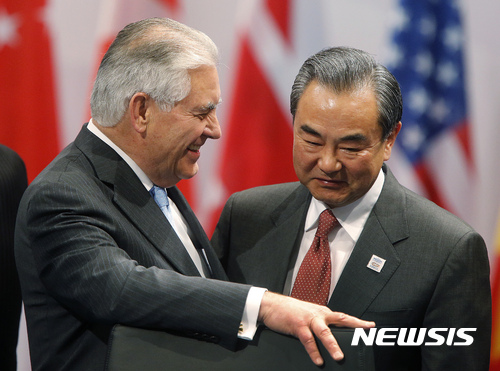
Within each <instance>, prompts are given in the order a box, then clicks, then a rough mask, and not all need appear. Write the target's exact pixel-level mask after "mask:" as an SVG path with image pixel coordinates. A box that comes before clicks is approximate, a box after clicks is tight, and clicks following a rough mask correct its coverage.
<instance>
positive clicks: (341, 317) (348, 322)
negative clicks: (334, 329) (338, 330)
mask: <svg viewBox="0 0 500 371" xmlns="http://www.w3.org/2000/svg"><path fill="white" fill-rule="evenodd" d="M327 321H328V323H329V324H331V325H335V326H338V327H351V328H356V327H361V328H372V327H375V322H372V321H364V320H362V319H359V318H356V317H353V316H350V315H348V314H345V313H341V312H331V313H330V315H329V316H328V318H327Z"/></svg>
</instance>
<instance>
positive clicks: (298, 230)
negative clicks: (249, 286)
mask: <svg viewBox="0 0 500 371" xmlns="http://www.w3.org/2000/svg"><path fill="white" fill-rule="evenodd" d="M297 184H298V186H297V188H296V189H295V190H294V191H293V192H292V193H291V194H290V196H289V197H287V199H286V200H285V201H283V202H282V203H281V204H280V205H278V206H277V207H276V208H275V209H274V211H272V212H271V214H270V222H271V223H272V228H270V229H269V232H268V233H266V235H265V236H264V237H263V238H262V239H260V240H259V241H258V243H257V244H256V245H255V246H254V247H253V248H252V254H254V255H253V256H254V257H255V256H257V257H259V258H257V259H258V261H259V271H258V272H262V275H261V274H259V277H256V278H255V279H256V280H257V282H258V280H263V283H262V285H264V286H263V287H266V288H268V289H269V290H271V291H274V292H283V287H284V284H285V280H286V277H287V273H288V268H289V264H290V261H291V260H292V259H293V254H294V252H295V250H296V248H297V241H300V237H301V236H302V232H303V225H304V218H305V215H306V212H307V207H308V205H309V201H310V197H311V195H310V193H309V191H308V190H307V188H305V187H304V186H302V185H300V184H299V183H297ZM270 202H272V200H270ZM252 283H253V281H252Z"/></svg>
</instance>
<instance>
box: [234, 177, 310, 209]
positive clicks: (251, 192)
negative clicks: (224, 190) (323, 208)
mask: <svg viewBox="0 0 500 371" xmlns="http://www.w3.org/2000/svg"><path fill="white" fill-rule="evenodd" d="M295 193H305V194H307V193H308V191H307V189H306V188H305V187H304V186H302V185H301V184H300V183H299V182H291V183H280V184H273V185H267V186H261V187H255V188H250V189H247V190H244V191H241V192H237V193H234V194H233V195H232V196H231V197H230V201H231V202H232V203H236V204H249V205H269V204H272V205H277V204H281V203H282V202H284V201H285V200H286V199H287V198H289V197H290V196H291V195H293V194H295Z"/></svg>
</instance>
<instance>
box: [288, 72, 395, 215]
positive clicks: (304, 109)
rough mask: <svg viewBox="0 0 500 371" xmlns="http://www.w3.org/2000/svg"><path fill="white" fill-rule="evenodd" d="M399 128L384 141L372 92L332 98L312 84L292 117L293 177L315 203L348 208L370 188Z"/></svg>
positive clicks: (328, 92)
mask: <svg viewBox="0 0 500 371" xmlns="http://www.w3.org/2000/svg"><path fill="white" fill-rule="evenodd" d="M400 127H401V124H400V123H399V124H398V125H397V127H396V129H395V130H394V132H393V133H392V134H391V135H390V136H389V138H388V139H386V140H382V128H381V127H380V125H379V124H378V110H377V102H376V99H375V94H374V92H373V91H372V90H371V89H365V90H362V91H356V92H352V93H342V94H335V93H334V92H332V91H330V90H329V89H328V88H325V87H323V86H321V85H320V84H318V83H317V82H316V81H312V82H311V83H310V84H309V85H308V86H307V88H306V89H305V90H304V93H303V95H302V97H301V98H300V100H299V103H298V105H297V111H296V113H295V119H294V144H293V163H294V167H295V172H296V173H297V176H298V178H299V180H300V181H301V183H302V184H304V185H305V186H306V187H307V188H308V189H309V191H310V192H311V193H312V195H313V196H314V197H315V198H316V199H318V200H320V201H323V202H325V203H326V204H327V205H328V206H330V207H331V208H335V207H340V206H345V205H348V204H350V203H352V202H354V201H356V200H357V199H359V198H360V197H362V196H363V195H364V194H365V193H366V192H367V191H368V190H369V189H370V187H371V186H372V185H373V183H374V182H375V180H376V179H377V176H378V173H379V171H380V168H381V167H382V164H383V162H384V161H386V160H388V159H389V157H390V155H391V149H392V145H393V144H394V141H395V139H396V136H397V133H398V132H399V129H400Z"/></svg>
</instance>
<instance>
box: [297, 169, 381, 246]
mask: <svg viewBox="0 0 500 371" xmlns="http://www.w3.org/2000/svg"><path fill="white" fill-rule="evenodd" d="M384 180H385V174H384V172H383V171H382V169H380V172H379V174H378V176H377V179H376V180H375V182H374V183H373V185H372V186H371V188H370V189H369V190H368V192H366V193H365V194H364V195H363V196H362V197H361V198H359V199H358V200H356V201H354V202H352V203H350V204H349V205H346V206H342V207H337V208H335V209H333V210H332V211H333V214H334V215H335V217H336V218H337V220H338V221H339V223H340V225H341V226H342V227H343V228H344V229H345V230H346V232H347V233H348V234H349V236H350V237H351V238H352V239H353V240H354V241H357V240H358V238H359V236H360V235H361V232H362V230H363V227H364V226H365V223H366V220H367V219H368V216H369V215H370V213H371V211H372V209H373V206H375V203H376V202H377V200H378V198H379V196H380V193H381V192H382V187H383V186H384ZM327 208H328V206H327V205H326V204H325V203H324V202H321V201H319V200H317V199H315V198H314V197H313V198H311V203H310V205H309V210H308V211H307V216H306V222H305V231H306V232H307V231H309V230H311V229H313V228H317V226H318V220H319V214H321V213H322V212H323V210H325V209H327Z"/></svg>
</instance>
